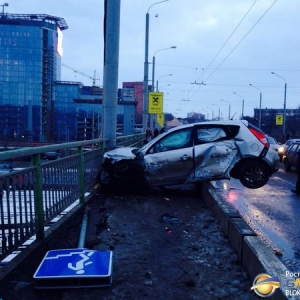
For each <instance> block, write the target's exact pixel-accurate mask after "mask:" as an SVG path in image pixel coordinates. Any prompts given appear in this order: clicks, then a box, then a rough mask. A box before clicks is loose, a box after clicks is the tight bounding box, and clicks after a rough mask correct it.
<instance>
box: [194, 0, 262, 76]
mask: <svg viewBox="0 0 300 300" xmlns="http://www.w3.org/2000/svg"><path fill="white" fill-rule="evenodd" d="M256 2H257V0H255V1H254V2H253V3H252V5H251V6H250V8H249V9H248V11H247V12H246V14H245V15H244V16H243V18H242V19H241V20H240V22H239V23H238V24H237V26H236V27H235V28H234V30H233V32H232V33H231V34H230V35H229V37H228V38H227V40H226V41H225V43H224V44H223V45H222V47H221V48H220V50H219V51H218V52H217V54H216V55H215V56H214V58H213V59H212V60H211V62H210V63H209V64H208V66H207V67H206V68H205V70H204V72H203V73H202V74H201V76H200V77H199V78H198V79H197V81H199V80H200V78H203V76H204V74H205V73H206V71H207V70H208V68H209V67H210V66H211V65H212V64H213V62H214V61H215V60H216V58H217V57H218V56H219V54H220V53H221V51H222V50H223V49H224V47H225V46H226V45H227V43H228V42H229V41H230V39H231V38H232V36H233V35H234V33H235V32H236V31H237V29H238V28H239V27H240V25H241V24H242V23H243V21H244V20H245V18H246V17H247V15H248V14H249V13H250V11H251V10H252V8H253V7H254V5H255V4H256Z"/></svg>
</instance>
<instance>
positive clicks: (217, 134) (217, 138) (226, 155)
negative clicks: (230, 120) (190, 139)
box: [189, 126, 240, 181]
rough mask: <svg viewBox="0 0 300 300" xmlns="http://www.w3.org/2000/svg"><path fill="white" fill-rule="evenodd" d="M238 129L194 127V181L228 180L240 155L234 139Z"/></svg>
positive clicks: (228, 127) (191, 179)
mask: <svg viewBox="0 0 300 300" xmlns="http://www.w3.org/2000/svg"><path fill="white" fill-rule="evenodd" d="M238 129H239V128H238V127H232V126H231V128H230V126H227V127H226V126H224V127H216V126H197V127H195V139H194V143H195V149H194V151H195V171H194V174H193V175H194V179H193V178H192V177H191V178H189V181H204V180H208V179H210V180H213V179H218V178H230V175H229V172H230V170H231V169H232V167H233V166H234V164H235V163H236V162H237V161H238V160H239V158H240V155H239V152H238V148H237V145H236V142H235V139H234V137H235V136H236V134H237V133H238Z"/></svg>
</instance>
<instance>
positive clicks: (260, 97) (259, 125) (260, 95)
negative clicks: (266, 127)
mask: <svg viewBox="0 0 300 300" xmlns="http://www.w3.org/2000/svg"><path fill="white" fill-rule="evenodd" d="M261 101H262V92H260V93H259V118H258V128H259V129H261Z"/></svg>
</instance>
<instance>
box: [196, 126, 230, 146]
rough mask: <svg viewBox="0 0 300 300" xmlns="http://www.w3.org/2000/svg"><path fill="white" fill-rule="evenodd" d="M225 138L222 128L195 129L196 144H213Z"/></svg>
mask: <svg viewBox="0 0 300 300" xmlns="http://www.w3.org/2000/svg"><path fill="white" fill-rule="evenodd" d="M226 136H227V135H226V132H225V131H224V129H223V128H215V127H214V128H202V127H200V128H197V144H202V143H210V142H214V141H217V140H220V139H223V138H226Z"/></svg>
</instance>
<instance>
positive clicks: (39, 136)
mask: <svg viewBox="0 0 300 300" xmlns="http://www.w3.org/2000/svg"><path fill="white" fill-rule="evenodd" d="M67 28H68V25H67V24H66V22H65V20H64V19H63V18H59V17H54V16H49V15H44V14H1V15H0V138H1V139H4V140H5V139H12V138H15V139H22V138H24V139H26V140H35V141H46V140H52V133H53V127H54V120H53V106H54V101H55V99H54V91H53V89H54V85H53V82H55V81H56V80H60V66H61V55H62V53H61V51H62V48H61V37H62V31H63V30H65V29H67Z"/></svg>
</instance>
